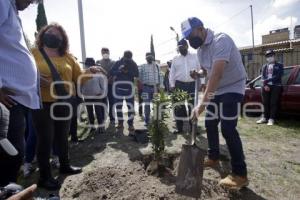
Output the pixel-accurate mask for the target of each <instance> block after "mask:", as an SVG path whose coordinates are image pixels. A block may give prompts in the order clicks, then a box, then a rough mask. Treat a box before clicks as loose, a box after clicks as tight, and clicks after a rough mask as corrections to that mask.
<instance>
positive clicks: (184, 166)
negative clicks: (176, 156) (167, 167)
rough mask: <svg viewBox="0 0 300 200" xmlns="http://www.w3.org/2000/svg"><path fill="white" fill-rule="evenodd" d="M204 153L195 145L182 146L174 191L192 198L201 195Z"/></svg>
mask: <svg viewBox="0 0 300 200" xmlns="http://www.w3.org/2000/svg"><path fill="white" fill-rule="evenodd" d="M205 155H206V152H205V151H204V150H202V149H200V148H199V147H197V146H196V145H183V146H182V152H181V155H180V161H179V166H178V174H177V180H176V188H175V191H176V193H178V194H181V195H184V196H189V197H194V198H199V197H200V196H201V189H202V179H203V168H204V167H203V163H204V157H205Z"/></svg>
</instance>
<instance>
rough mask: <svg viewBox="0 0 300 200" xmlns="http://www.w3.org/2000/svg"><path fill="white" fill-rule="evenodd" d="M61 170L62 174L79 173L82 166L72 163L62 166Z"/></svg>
mask: <svg viewBox="0 0 300 200" xmlns="http://www.w3.org/2000/svg"><path fill="white" fill-rule="evenodd" d="M59 172H60V173H61V174H79V173H81V172H82V169H81V167H75V166H72V165H69V166H65V167H60V169H59Z"/></svg>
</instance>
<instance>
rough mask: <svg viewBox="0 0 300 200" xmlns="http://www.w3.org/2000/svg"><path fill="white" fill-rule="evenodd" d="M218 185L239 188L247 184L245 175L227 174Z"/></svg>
mask: <svg viewBox="0 0 300 200" xmlns="http://www.w3.org/2000/svg"><path fill="white" fill-rule="evenodd" d="M219 185H220V186H223V187H225V188H227V189H233V190H239V189H241V188H243V187H247V186H248V185H249V180H248V178H247V176H237V175H228V176H227V177H226V178H224V179H222V180H220V182H219Z"/></svg>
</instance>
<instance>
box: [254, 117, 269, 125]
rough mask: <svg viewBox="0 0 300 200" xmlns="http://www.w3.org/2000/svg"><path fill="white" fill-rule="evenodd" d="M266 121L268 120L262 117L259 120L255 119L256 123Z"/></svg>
mask: <svg viewBox="0 0 300 200" xmlns="http://www.w3.org/2000/svg"><path fill="white" fill-rule="evenodd" d="M267 122H268V121H267V119H266V118H264V117H262V118H260V120H258V121H256V123H257V124H264V123H267Z"/></svg>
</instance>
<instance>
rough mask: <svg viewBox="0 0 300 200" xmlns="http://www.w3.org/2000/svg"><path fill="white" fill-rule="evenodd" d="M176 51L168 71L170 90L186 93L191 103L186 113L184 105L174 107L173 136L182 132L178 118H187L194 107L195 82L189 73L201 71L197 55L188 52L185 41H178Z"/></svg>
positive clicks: (180, 121)
mask: <svg viewBox="0 0 300 200" xmlns="http://www.w3.org/2000/svg"><path fill="white" fill-rule="evenodd" d="M178 51H179V53H180V55H178V56H176V57H175V58H174V59H173V61H172V66H171V70H170V76H169V81H170V88H171V91H173V90H174V89H175V88H176V89H180V90H183V91H186V92H188V93H189V94H190V95H191V101H189V106H188V113H187V110H186V107H185V105H178V106H176V108H175V118H177V119H176V128H177V131H175V132H174V134H178V133H182V132H183V120H180V119H178V118H181V119H182V118H184V117H188V116H189V115H190V114H191V111H192V106H193V105H194V100H193V99H194V94H195V80H194V79H193V78H192V77H191V75H190V73H191V72H192V71H195V70H196V71H199V70H200V69H201V67H200V64H199V61H198V57H197V55H196V54H192V53H190V52H189V51H188V44H187V41H186V40H180V41H179V42H178ZM188 114H189V115H188ZM190 125H191V121H190Z"/></svg>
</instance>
